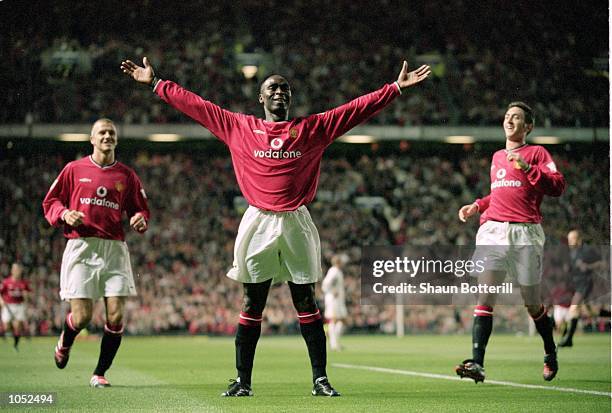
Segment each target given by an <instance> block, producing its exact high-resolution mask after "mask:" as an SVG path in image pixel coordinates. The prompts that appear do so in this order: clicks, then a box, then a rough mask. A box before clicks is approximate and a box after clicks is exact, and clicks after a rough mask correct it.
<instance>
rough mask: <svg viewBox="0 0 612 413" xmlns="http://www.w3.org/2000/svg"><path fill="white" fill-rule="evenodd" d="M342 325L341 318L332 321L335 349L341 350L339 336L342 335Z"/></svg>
mask: <svg viewBox="0 0 612 413" xmlns="http://www.w3.org/2000/svg"><path fill="white" fill-rule="evenodd" d="M343 327H344V322H343V319H341V318H339V319H337V320H336V322H335V323H334V333H335V334H336V349H337V350H338V351H340V350H342V344H340V337H342V328H343Z"/></svg>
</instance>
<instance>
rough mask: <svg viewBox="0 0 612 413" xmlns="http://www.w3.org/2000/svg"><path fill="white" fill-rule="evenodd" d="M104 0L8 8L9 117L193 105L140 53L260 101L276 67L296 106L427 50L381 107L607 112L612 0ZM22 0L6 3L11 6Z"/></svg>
mask: <svg viewBox="0 0 612 413" xmlns="http://www.w3.org/2000/svg"><path fill="white" fill-rule="evenodd" d="M109 3H111V4H107V3H100V4H99V5H97V4H96V5H94V4H92V3H90V2H84V3H77V4H74V2H65V1H59V2H53V3H52V4H45V6H44V9H45V13H41V14H38V13H35V14H31V13H29V12H28V10H29V9H27V8H26V7H29V6H23V7H24V9H23V10H22V11H21V13H23V14H24V15H27V20H28V22H29V24H26V25H14V23H16V22H18V21H22V19H18V18H15V19H13V20H11V19H8V20H7V25H6V26H5V32H6V33H5V35H3V36H0V44H1V45H2V48H1V50H2V55H3V61H4V63H5V68H6V70H7V71H8V73H7V74H8V76H6V77H4V78H0V82H2V83H1V84H2V89H3V92H4V93H2V94H1V95H0V103H1V104H2V107H3V108H4V109H3V111H2V112H0V123H23V122H26V123H28V122H34V123H55V122H73V123H76V122H84V123H91V122H92V121H93V120H94V119H96V118H98V117H99V116H101V115H103V116H107V117H110V118H112V119H121V120H122V122H124V123H135V124H149V123H165V122H181V121H184V117H183V116H182V115H180V114H178V112H176V111H174V110H172V109H171V108H170V107H169V106H166V105H162V104H160V103H157V104H151V101H152V100H151V97H150V96H149V93H150V92H149V91H148V90H146V89H144V88H142V89H138V90H136V89H135V88H133V87H132V85H131V84H129V82H130V80H129V79H127V78H125V77H123V76H121V74H120V72H119V70H118V66H119V63H120V62H121V61H122V60H124V59H126V58H130V59H138V58H140V57H142V56H143V55H146V56H148V57H149V58H150V60H151V61H152V63H153V65H154V67H156V68H157V69H158V71H159V73H158V75H159V76H160V77H162V78H168V79H171V80H174V81H176V82H178V83H179V84H181V85H183V86H185V87H187V88H189V89H191V90H193V91H195V92H197V93H198V94H201V95H202V96H205V97H207V98H209V99H210V100H211V101H213V102H216V103H218V104H220V105H222V106H224V107H226V108H228V109H231V110H234V111H240V112H248V113H260V108H259V105H258V104H257V99H256V97H257V88H258V86H259V83H260V82H261V80H262V79H263V77H264V76H265V75H266V74H269V73H270V72H271V71H273V72H276V73H281V74H283V75H284V76H285V77H287V79H289V80H290V81H291V82H292V87H293V90H294V92H295V93H294V104H293V108H292V114H293V115H294V116H300V115H303V114H306V113H314V112H320V111H323V110H325V109H327V108H329V107H333V106H335V105H336V104H338V103H341V102H344V101H345V100H346V99H348V98H350V97H355V96H357V95H359V94H361V93H363V92H366V91H369V90H374V89H375V88H378V87H379V86H380V84H381V83H383V82H387V81H391V80H393V79H395V78H396V76H397V72H398V70H399V67H400V63H401V61H402V59H404V58H407V59H408V60H409V62H410V64H411V65H412V66H413V67H414V66H416V65H417V64H420V63H428V64H430V65H431V66H432V68H433V75H434V76H433V77H434V81H432V82H428V83H427V84H425V85H423V87H422V88H421V89H420V90H419V93H418V94H414V95H412V96H410V97H408V98H406V99H402V100H399V101H398V103H397V104H396V105H394V109H393V110H390V111H384V112H383V113H381V114H380V115H379V116H378V117H376V119H374V120H373V122H378V123H382V124H393V125H422V124H426V125H444V124H446V125H457V124H470V125H490V124H494V125H497V124H499V119H501V117H502V115H503V107H502V106H503V105H500V104H499V102H500V101H501V102H509V101H512V100H517V99H518V98H520V99H521V100H526V101H528V102H530V103H531V104H532V106H533V107H534V109H535V111H536V113H538V114H539V117H538V123H539V124H540V125H542V124H543V125H546V126H554V127H559V126H582V127H593V126H605V125H607V124H608V113H609V110H608V107H609V102H608V97H607V96H608V95H607V90H608V79H607V76H604V75H603V72H604V71H606V70H607V64H606V62H607V55H608V44H607V42H606V41H605V39H607V38H608V37H607V27H608V25H607V20H606V16H607V9H606V8H605V4H598V2H584V3H582V4H580V5H578V6H577V5H575V4H574V2H561V4H559V5H558V6H557V7H552V8H551V7H548V6H546V5H544V4H530V5H529V7H516V5H515V4H514V3H513V2H507V1H503V2H495V3H490V4H486V3H482V4H481V3H478V4H477V5H476V4H470V2H468V1H456V2H447V1H443V0H434V1H427V2H422V3H415V4H413V5H411V7H404V5H402V4H401V3H398V2H394V1H392V0H384V1H381V2H379V3H380V4H379V5H378V6H377V10H376V13H364V12H363V5H362V4H361V3H360V2H354V1H337V2H327V1H322V0H317V1H314V2H312V1H296V2H292V3H291V5H288V4H287V3H285V2H279V1H277V0H267V1H254V0H240V1H236V2H228V3H224V2H207V3H206V5H205V6H204V5H203V4H202V3H201V2H198V1H185V2H180V4H174V3H172V2H167V3H163V2H162V3H156V4H155V5H153V4H148V3H149V2H144V4H141V3H140V2H139V3H126V2H121V3H119V2H116V4H115V6H116V7H112V6H113V4H112V3H113V2H112V1H111V2H109ZM7 7H8V6H7ZM20 7H22V6H20V5H15V4H12V5H11V9H9V10H11V11H13V12H14V13H15V16H18V15H19V13H20ZM108 7H112V13H109V12H108ZM567 7H570V9H571V12H567V10H566V8H567ZM203 9H205V18H202V13H203ZM599 9H601V10H599ZM5 11H7V9H5ZM102 15H104V23H105V24H104V25H101V24H99V19H100V16H102ZM261 21H270V22H274V24H273V25H271V26H272V27H270V26H267V25H262V24H261ZM599 23H601V24H599ZM13 25H14V27H13ZM509 25H510V27H509ZM397 27H401V28H402V29H401V30H389V28H397ZM584 27H589V36H585V33H584V29H583V28H584ZM599 31H601V33H600V32H599ZM245 53H248V54H250V55H245ZM253 53H255V54H258V56H259V57H256V58H254V57H253V55H252V54H253ZM601 58H603V59H601ZM602 61H603V62H604V63H601V62H602ZM252 63H257V64H259V66H260V70H259V73H258V74H257V75H256V76H255V77H254V78H253V79H251V80H245V79H244V77H243V75H242V73H241V72H240V68H241V67H242V66H243V65H245V64H252ZM602 65H603V66H602ZM8 79H10V81H8ZM519 85H520V87H519ZM517 90H518V91H520V92H519V93H520V95H517Z"/></svg>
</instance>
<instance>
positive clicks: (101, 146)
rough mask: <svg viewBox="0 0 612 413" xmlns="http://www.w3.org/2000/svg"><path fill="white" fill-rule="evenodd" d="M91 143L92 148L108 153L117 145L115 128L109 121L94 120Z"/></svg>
mask: <svg viewBox="0 0 612 413" xmlns="http://www.w3.org/2000/svg"><path fill="white" fill-rule="evenodd" d="M91 144H92V145H93V147H94V150H98V151H100V152H102V153H108V152H112V151H114V150H115V147H116V146H117V129H115V125H113V124H112V123H110V122H96V123H95V124H94V126H93V128H92V130H91Z"/></svg>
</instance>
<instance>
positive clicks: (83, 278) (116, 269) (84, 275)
mask: <svg viewBox="0 0 612 413" xmlns="http://www.w3.org/2000/svg"><path fill="white" fill-rule="evenodd" d="M129 295H136V286H135V285H134V276H133V274H132V265H131V263H130V254H129V252H128V249H127V244H126V243H125V242H123V241H117V240H109V239H102V238H95V237H90V238H75V239H70V240H68V243H67V244H66V249H65V250H64V256H63V258H62V269H61V273H60V297H61V298H62V300H70V299H72V298H90V299H92V300H97V299H98V298H100V297H125V296H129Z"/></svg>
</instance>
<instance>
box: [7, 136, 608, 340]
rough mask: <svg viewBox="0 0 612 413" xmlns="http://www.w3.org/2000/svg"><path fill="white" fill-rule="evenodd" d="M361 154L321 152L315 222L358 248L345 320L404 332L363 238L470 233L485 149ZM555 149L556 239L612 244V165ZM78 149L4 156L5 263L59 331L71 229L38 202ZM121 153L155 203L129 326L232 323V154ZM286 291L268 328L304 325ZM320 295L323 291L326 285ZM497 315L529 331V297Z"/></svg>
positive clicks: (436, 319) (455, 313)
mask: <svg viewBox="0 0 612 413" xmlns="http://www.w3.org/2000/svg"><path fill="white" fill-rule="evenodd" d="M219 146H221V145H220V144H219ZM447 147H449V148H450V146H447ZM332 148H333V146H332ZM453 148H456V147H453ZM459 148H460V147H459ZM360 152H361V153H359V154H357V155H353V158H351V159H348V158H347V157H344V156H343V155H342V154H341V153H340V151H336V152H334V153H332V154H331V155H330V156H327V157H326V159H324V161H323V164H322V173H321V180H320V190H319V192H318V196H317V199H316V201H315V202H314V203H313V204H312V205H311V206H310V207H309V209H310V211H311V214H312V215H313V219H314V221H315V222H316V223H317V226H318V227H319V231H320V236H321V241H322V252H323V255H324V257H323V258H324V263H325V264H324V266H325V268H324V270H325V269H327V266H328V265H329V261H330V258H331V256H332V254H334V253H345V254H347V255H348V256H349V257H350V263H349V265H348V266H347V267H346V269H345V283H346V291H347V294H346V296H347V301H348V302H347V306H348V309H349V318H348V320H347V324H346V325H347V327H348V328H349V329H350V330H353V331H369V332H383V333H390V332H393V331H394V329H395V326H394V319H395V307H394V306H386V307H383V306H360V302H359V297H360V282H359V280H360V274H359V271H360V267H359V262H360V254H361V248H360V247H361V246H362V245H401V244H404V243H409V244H411V245H436V244H437V245H443V244H455V245H471V244H473V238H474V235H475V233H476V230H477V226H478V223H477V220H473V221H472V222H469V223H468V224H462V223H460V222H459V220H458V219H457V210H458V208H459V207H460V206H461V205H463V204H465V203H468V202H471V201H473V200H474V199H475V198H476V197H479V196H481V195H483V194H485V193H488V185H489V177H488V171H489V162H490V152H489V151H486V152H485V151H483V152H481V153H479V152H464V151H463V150H462V149H458V150H457V151H456V153H455V155H454V156H450V155H444V156H442V155H440V154H435V155H432V154H429V155H426V156H425V155H422V154H416V153H412V151H411V150H404V151H403V152H402V151H401V150H399V149H398V150H397V151H396V152H397V153H395V154H393V153H391V154H382V153H377V151H374V150H369V149H365V150H360ZM46 153H47V154H48V153H49V151H48V152H46ZM432 153H435V152H432ZM77 156H78V155H77ZM554 156H555V158H556V161H557V165H558V168H559V169H560V170H561V171H563V173H564V174H565V176H566V179H567V181H568V182H570V185H569V187H568V190H567V192H566V194H565V195H564V196H563V197H561V198H551V199H546V200H545V201H544V203H543V208H542V209H543V215H544V217H545V219H544V222H543V225H544V228H545V232H546V234H547V242H548V244H552V245H554V244H563V243H564V242H565V235H566V233H567V231H568V230H569V229H570V228H571V227H575V226H579V227H580V228H582V229H583V230H584V232H585V239H587V240H588V241H589V242H591V243H594V244H600V245H607V244H608V234H609V222H608V219H607V217H608V216H609V203H608V196H609V194H608V192H607V191H606V190H601V189H596V188H601V187H603V188H607V187H608V186H607V185H602V183H604V182H608V175H607V174H608V173H607V169H606V168H602V167H601V165H599V163H598V161H596V158H595V155H594V154H584V155H579V156H577V155H575V154H572V153H567V154H563V153H558V154H555V155H554ZM73 157H74V154H69V153H67V152H63V151H59V152H58V153H57V154H51V155H45V156H43V155H42V153H41V154H39V155H35V156H34V157H25V156H24V155H23V154H21V155H19V154H15V155H13V156H6V157H3V158H0V210H2V216H3V217H4V218H3V220H4V222H3V225H2V226H0V274H2V275H6V274H7V273H8V266H9V265H10V263H11V260H13V259H15V258H16V259H19V260H21V261H22V262H23V264H24V266H25V269H26V273H25V278H27V279H28V280H29V281H30V283H31V286H32V289H33V291H34V294H33V296H34V297H35V299H34V301H33V302H32V303H30V305H29V307H28V308H29V309H28V311H29V320H30V329H31V330H32V333H34V334H50V333H51V332H57V330H58V329H60V328H61V325H62V322H63V315H64V312H65V308H64V307H63V305H62V304H61V303H60V300H59V296H58V290H59V264H60V261H61V254H62V251H63V248H64V245H65V240H64V238H63V236H62V234H61V231H59V230H57V229H55V228H50V227H49V225H48V224H47V223H46V221H45V220H44V218H43V215H42V212H41V205H40V203H41V200H42V198H43V197H44V194H45V193H46V191H47V189H48V187H49V186H50V184H51V183H52V181H53V179H54V178H55V176H56V175H57V173H58V172H59V171H60V169H61V167H62V166H63V165H64V164H65V163H66V162H67V161H69V160H70V159H72V158H73ZM119 159H120V160H121V161H123V162H125V163H127V164H128V165H131V166H132V167H134V168H135V170H136V171H137V172H138V174H139V176H140V177H141V179H142V181H143V184H144V186H145V188H146V190H147V193H148V198H149V206H150V208H151V211H152V214H153V219H152V221H151V225H150V229H149V230H148V231H147V232H146V233H145V234H144V236H140V235H137V234H135V233H129V231H126V232H127V233H128V234H129V235H128V239H127V242H128V244H129V246H130V251H131V256H132V266H133V268H134V274H135V278H136V284H137V288H138V290H139V296H138V297H136V298H133V299H130V300H129V301H128V304H127V311H126V314H127V320H126V330H127V331H128V332H129V333H131V334H157V333H173V332H177V333H184V332H189V333H192V334H196V333H205V334H232V333H233V332H234V329H235V325H236V320H237V311H238V309H239V308H240V300H241V291H240V288H241V287H240V284H239V283H236V282H233V281H232V280H230V279H228V278H227V277H226V276H225V273H226V270H227V269H228V268H229V266H230V265H231V260H232V252H233V241H234V238H235V233H236V231H237V228H238V223H239V219H240V216H241V212H242V208H244V207H245V204H244V203H243V201H242V200H241V198H240V197H239V191H238V187H237V184H236V181H235V178H234V176H233V172H232V168H231V160H230V158H229V156H227V155H221V154H212V153H209V152H208V151H201V152H200V151H194V150H191V151H190V150H180V149H176V150H171V151H167V150H166V151H156V150H154V149H140V150H139V151H138V152H134V153H133V154H129V153H123V154H122V153H121V152H119ZM362 197H368V199H380V198H382V199H384V202H378V203H375V204H373V205H371V206H370V207H369V208H366V207H364V206H363V204H362V203H360V202H359V199H363V198H362ZM374 197H379V198H374ZM548 267H550V268H547V270H548V271H550V272H553V273H554V272H555V271H559V268H558V266H557V267H555V266H554V265H548ZM284 288H287V287H286V285H280V286H276V287H273V288H272V290H271V292H270V297H269V299H268V306H267V308H266V311H265V313H264V317H265V321H264V324H263V326H264V331H268V332H279V333H291V332H293V331H297V330H296V328H297V323H296V317H293V316H291V314H294V310H293V305H292V303H291V300H290V295H289V294H288V293H287V292H286V291H285V292H281V290H282V289H284ZM318 297H322V295H321V294H320V292H318ZM471 310H472V308H471V307H457V308H456V309H455V308H454V307H451V306H419V307H416V306H410V307H406V328H407V331H410V332H426V331H437V332H446V333H450V332H456V331H462V330H463V329H464V328H465V327H464V326H466V325H469V323H467V320H469V319H470V317H471ZM497 315H498V316H499V317H497V318H496V328H499V329H502V330H503V329H507V330H524V329H525V328H526V325H527V318H526V316H525V313H524V310H523V308H522V306H508V307H504V308H500V311H499V312H497ZM103 320H104V317H103V314H102V307H101V306H100V307H99V308H98V309H97V310H96V311H95V313H94V318H93V321H92V328H93V329H94V330H99V329H101V328H102V326H103Z"/></svg>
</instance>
